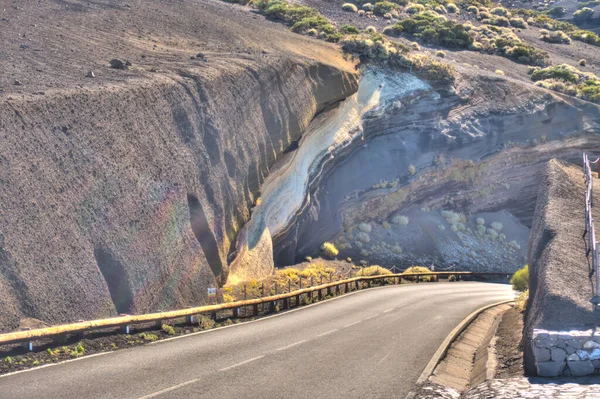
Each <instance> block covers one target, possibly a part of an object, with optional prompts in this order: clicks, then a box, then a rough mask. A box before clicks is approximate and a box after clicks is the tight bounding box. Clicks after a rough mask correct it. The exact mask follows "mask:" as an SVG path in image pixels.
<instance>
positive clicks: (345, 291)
mask: <svg viewBox="0 0 600 399" xmlns="http://www.w3.org/2000/svg"><path fill="white" fill-rule="evenodd" d="M348 291H349V289H348V283H346V284H344V294H347V293H348Z"/></svg>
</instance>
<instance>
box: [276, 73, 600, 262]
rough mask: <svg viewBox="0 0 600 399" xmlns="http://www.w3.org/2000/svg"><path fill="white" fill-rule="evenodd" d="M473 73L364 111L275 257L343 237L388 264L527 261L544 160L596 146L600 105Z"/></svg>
mask: <svg viewBox="0 0 600 399" xmlns="http://www.w3.org/2000/svg"><path fill="white" fill-rule="evenodd" d="M469 78H470V79H469V80H468V81H466V80H463V81H461V82H460V83H459V85H458V87H457V88H456V90H450V91H448V90H447V89H446V88H431V87H430V88H429V89H422V90H419V91H416V92H413V93H411V95H409V96H406V97H404V98H402V97H401V96H399V97H398V98H396V100H397V101H393V102H390V103H389V104H387V105H385V104H382V105H381V106H380V107H379V108H378V112H377V113H371V114H365V116H364V118H363V119H364V120H363V123H362V129H363V134H364V137H365V142H364V143H363V142H355V143H356V145H355V146H353V147H350V148H349V150H348V151H347V154H346V156H343V157H339V156H338V157H336V158H335V159H334V160H333V162H330V163H329V164H328V166H327V168H326V170H325V171H323V172H322V173H321V174H320V175H319V176H320V179H318V180H317V179H316V180H315V181H313V185H312V186H311V193H310V196H309V197H308V198H310V202H308V201H306V202H305V204H306V205H305V207H304V208H303V212H302V214H301V215H300V216H299V218H298V220H299V223H298V225H297V226H295V228H294V229H291V230H286V232H285V234H284V235H282V236H279V237H277V238H276V239H275V262H276V263H277V264H291V263H294V262H297V261H298V260H300V259H302V258H303V257H304V256H314V255H315V254H316V253H318V249H319V246H320V245H321V244H322V243H323V242H324V241H334V242H335V243H336V244H337V245H338V248H339V249H340V253H341V255H340V256H343V257H351V258H352V259H354V260H355V261H358V260H366V261H369V262H372V263H377V264H382V265H385V266H392V265H396V266H410V265H412V264H425V265H429V264H435V265H436V266H438V267H443V268H450V267H452V266H453V265H455V266H456V267H457V268H460V269H466V270H475V271H483V270H494V271H507V272H512V271H514V270H515V269H516V268H518V267H521V266H522V265H523V264H524V263H526V253H527V245H528V237H529V227H530V226H531V221H532V215H533V210H534V208H535V203H536V196H537V187H538V184H539V182H540V181H541V179H542V174H543V170H544V167H545V163H546V162H547V161H548V160H549V159H551V158H562V159H568V160H578V159H579V157H580V156H581V151H583V150H585V149H586V148H595V147H597V145H598V138H597V136H596V135H595V134H594V132H595V131H596V130H597V126H598V121H599V115H600V113H599V112H598V107H596V106H594V105H591V104H587V103H584V102H581V101H577V100H573V99H568V98H564V97H558V96H555V95H551V94H549V93H548V92H547V91H544V90H541V89H537V88H535V87H523V85H522V84H520V83H519V82H516V81H512V80H506V79H504V78H498V77H490V76H489V75H487V74H481V75H475V76H470V77H469ZM491 98H494V99H495V101H493V102H492V101H490V100H489V99H491ZM480 222H481V224H480Z"/></svg>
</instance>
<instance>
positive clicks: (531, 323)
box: [524, 146, 600, 375]
mask: <svg viewBox="0 0 600 399" xmlns="http://www.w3.org/2000/svg"><path fill="white" fill-rule="evenodd" d="M595 148H596V149H597V148H599V147H598V146H595ZM584 194H585V184H584V179H583V171H582V169H581V167H578V166H576V165H573V164H567V163H564V162H560V161H557V160H552V161H550V162H549V163H548V166H547V168H546V171H545V173H544V177H543V180H542V182H541V184H540V189H539V194H538V201H537V206H536V210H535V216H534V220H533V225H532V228H531V241H530V246H529V254H528V258H529V273H530V277H529V298H530V299H529V303H528V305H527V316H526V319H525V331H524V344H525V365H526V368H527V371H528V372H529V373H530V374H535V373H536V372H537V371H538V370H536V366H535V363H534V359H537V361H538V362H540V361H543V360H541V359H540V357H539V356H537V357H536V356H534V350H535V348H536V346H535V345H534V342H533V335H534V330H550V331H552V330H553V331H571V330H580V331H583V330H588V329H591V330H592V331H594V330H595V328H596V327H598V320H599V319H598V314H597V312H594V309H593V305H592V303H591V302H590V300H591V298H592V295H593V294H592V286H591V280H590V278H589V272H590V269H589V266H588V262H587V260H586V245H585V241H584V239H583V238H582V234H583V231H584V228H585V213H584ZM599 196H600V188H598V185H595V188H594V197H595V198H599ZM598 217H600V210H598V207H595V208H594V218H595V219H596V220H598ZM547 335H548V334H546V336H547ZM567 335H568V334H567ZM582 336H583V337H585V334H582ZM561 337H562V336H561ZM588 339H591V338H588ZM539 348H545V346H543V345H539ZM539 348H538V349H539ZM577 349H579V348H577ZM545 350H548V349H545ZM571 353H572V352H571ZM569 354H570V353H569ZM545 360H550V359H545ZM563 360H564V359H563ZM562 363H564V362H562ZM562 363H561V364H562ZM563 368H564V365H563ZM561 371H562V369H561V370H559V372H558V373H557V374H555V375H558V374H560V372H561Z"/></svg>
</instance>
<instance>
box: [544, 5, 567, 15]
mask: <svg viewBox="0 0 600 399" xmlns="http://www.w3.org/2000/svg"><path fill="white" fill-rule="evenodd" d="M566 13H567V9H566V8H565V7H553V8H551V9H549V10H548V11H546V14H548V15H551V16H553V17H556V18H560V17H564V16H565V14H566Z"/></svg>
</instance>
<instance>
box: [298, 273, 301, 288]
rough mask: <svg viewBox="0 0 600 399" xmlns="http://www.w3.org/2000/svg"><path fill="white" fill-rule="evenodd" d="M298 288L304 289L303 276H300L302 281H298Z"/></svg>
mask: <svg viewBox="0 0 600 399" xmlns="http://www.w3.org/2000/svg"><path fill="white" fill-rule="evenodd" d="M298 281H299V282H298V287H299V288H300V289H302V276H300V280H298Z"/></svg>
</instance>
